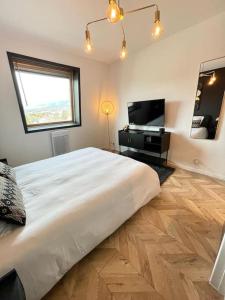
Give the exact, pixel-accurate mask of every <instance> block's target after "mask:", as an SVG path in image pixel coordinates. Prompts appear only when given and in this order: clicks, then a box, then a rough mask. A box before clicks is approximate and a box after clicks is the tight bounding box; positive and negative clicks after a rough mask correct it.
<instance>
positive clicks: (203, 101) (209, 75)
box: [191, 56, 225, 140]
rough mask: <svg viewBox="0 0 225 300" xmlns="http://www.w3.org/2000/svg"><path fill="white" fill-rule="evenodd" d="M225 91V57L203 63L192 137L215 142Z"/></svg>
mask: <svg viewBox="0 0 225 300" xmlns="http://www.w3.org/2000/svg"><path fill="white" fill-rule="evenodd" d="M224 91H225V56H224V57H220V58H217V59H213V60H210V61H206V62H203V63H201V65H200V71H199V78H198V86H197V92H196V98H195V107H194V114H193V119H192V128H191V137H192V138H194V139H209V140H213V139H215V137H216V130H217V126H218V123H219V118H220V112H221V108H222V103H223V99H224Z"/></svg>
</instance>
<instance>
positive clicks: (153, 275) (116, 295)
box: [44, 170, 225, 300]
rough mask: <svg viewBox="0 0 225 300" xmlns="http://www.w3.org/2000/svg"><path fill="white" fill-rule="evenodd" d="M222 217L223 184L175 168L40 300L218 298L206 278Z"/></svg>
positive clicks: (224, 211) (224, 212)
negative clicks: (159, 189)
mask: <svg viewBox="0 0 225 300" xmlns="http://www.w3.org/2000/svg"><path fill="white" fill-rule="evenodd" d="M224 220H225V183H224V182H222V181H219V180H214V179H211V178H209V177H205V176H202V175H198V174H194V173H190V172H187V171H183V170H177V171H176V172H175V173H174V175H173V176H171V177H170V178H169V179H168V180H167V182H166V183H164V185H163V187H162V192H161V194H160V196H158V197H157V198H155V199H153V200H152V201H151V202H150V203H149V204H148V205H146V206H145V207H144V208H142V209H141V210H140V211H139V212H138V213H137V214H136V215H134V216H133V217H132V218H131V219H130V220H129V221H127V222H126V223H125V224H124V225H123V226H122V227H121V228H119V229H118V230H117V231H116V232H115V233H114V234H113V235H112V236H111V237H109V238H108V239H107V240H105V241H104V242H103V243H102V244H101V245H99V246H98V248H96V249H95V250H94V251H92V252H91V253H90V254H89V255H88V256H87V257H86V258H85V259H83V260H82V261H81V262H80V263H78V264H77V265H75V266H74V267H73V268H72V269H71V271H70V272H68V273H67V274H66V276H65V277H64V278H63V279H62V280H61V281H60V282H59V283H58V284H57V285H56V286H55V288H54V289H53V290H52V291H50V293H49V294H48V295H47V296H46V297H45V298H44V300H110V299H112V300H163V299H164V300H186V299H189V300H213V299H221V300H222V299H223V297H222V296H220V295H219V294H218V293H217V292H216V291H215V290H214V289H213V288H212V287H211V286H210V285H209V284H208V280H209V276H210V273H211V271H212V267H213V264H214V261H215V257H216V254H217V251H218V247H219V244H220V240H221V235H222V228H223V224H224Z"/></svg>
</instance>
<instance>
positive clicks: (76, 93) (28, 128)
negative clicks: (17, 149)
mask: <svg viewBox="0 0 225 300" xmlns="http://www.w3.org/2000/svg"><path fill="white" fill-rule="evenodd" d="M7 56H8V60H9V66H10V70H11V74H12V78H13V83H14V87H15V91H16V96H17V101H18V105H19V109H20V114H21V118H22V122H23V127H24V131H25V133H26V134H27V133H34V132H41V131H49V130H58V129H65V128H71V127H80V126H81V87H80V68H77V67H73V66H69V65H64V64H59V63H55V62H51V61H48V60H43V59H39V58H34V57H30V56H26V55H21V54H17V53H12V52H7ZM15 61H18V62H21V63H28V64H31V65H32V64H33V65H36V66H37V67H40V68H41V67H43V68H45V69H47V68H48V67H49V69H55V70H56V72H57V70H58V71H59V70H60V71H63V70H64V71H67V72H70V73H71V74H72V78H71V81H70V83H72V84H70V92H71V97H70V101H71V112H72V121H62V122H51V123H45V124H44V123H43V124H37V125H36V124H34V125H28V124H27V121H26V115H25V110H24V107H23V103H22V99H21V96H20V90H19V85H18V82H17V78H16V69H15V66H14V62H15ZM24 72H26V71H24ZM27 72H29V71H27ZM37 73H38V72H37ZM39 74H41V73H39ZM75 85H76V87H75Z"/></svg>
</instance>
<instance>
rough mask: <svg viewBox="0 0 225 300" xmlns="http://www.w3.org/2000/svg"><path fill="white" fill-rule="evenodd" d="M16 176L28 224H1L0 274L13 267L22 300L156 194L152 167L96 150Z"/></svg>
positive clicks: (34, 297) (34, 299) (38, 294)
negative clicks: (16, 273) (21, 286)
mask: <svg viewBox="0 0 225 300" xmlns="http://www.w3.org/2000/svg"><path fill="white" fill-rule="evenodd" d="M15 171H16V175H17V181H18V184H19V186H20V187H21V189H22V193H23V196H24V203H25V207H26V212H27V224H26V226H25V227H15V226H13V225H7V226H6V225H5V223H4V222H2V221H1V222H0V228H1V229H2V230H3V231H4V234H2V236H1V237H0V276H1V275H4V274H5V273H6V272H8V271H9V270H10V269H12V268H15V269H16V270H17V271H18V273H19V276H20V278H21V280H22V282H23V285H24V288H25V292H26V296H27V300H40V299H41V298H42V297H43V296H44V295H45V294H46V293H47V292H48V291H49V290H50V289H51V288H52V287H53V286H54V285H55V284H56V282H57V281H58V280H59V279H60V278H61V277H62V276H63V275H64V274H65V273H66V272H67V271H68V270H69V269H70V268H71V267H72V266H73V265H74V264H75V263H76V262H78V261H79V260H80V259H81V258H82V257H83V256H85V255H86V254H87V253H88V252H90V251H91V250H92V249H93V248H94V247H95V246H97V245H98V244H99V243H100V242H101V241H103V240H104V239H105V238H106V237H107V236H109V235H110V234H111V233H112V232H114V231H115V230H116V229H117V228H118V227H119V226H120V225H121V224H122V223H123V222H124V221H125V220H127V219H128V218H129V217H130V216H131V215H133V214H134V213H135V212H136V211H137V210H138V209H139V208H140V207H141V206H143V205H144V204H146V203H147V202H148V201H150V200H151V199H152V198H153V197H155V196H156V195H157V194H158V193H159V192H160V186H159V179H158V175H157V174H156V173H155V171H154V170H152V169H151V168H150V167H148V166H147V165H144V164H142V163H139V162H136V161H134V160H131V159H129V158H126V157H122V156H119V155H116V154H113V153H109V152H106V151H102V150H99V149H96V148H86V149H82V150H78V151H74V152H71V153H68V154H66V155H61V156H58V157H54V158H50V159H47V160H42V161H38V162H35V163H31V164H27V165H24V166H21V167H17V168H15Z"/></svg>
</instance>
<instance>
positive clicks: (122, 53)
mask: <svg viewBox="0 0 225 300" xmlns="http://www.w3.org/2000/svg"><path fill="white" fill-rule="evenodd" d="M126 57H127V43H126V41H125V40H123V43H122V48H121V51H120V59H121V60H124V59H125V58H126Z"/></svg>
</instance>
